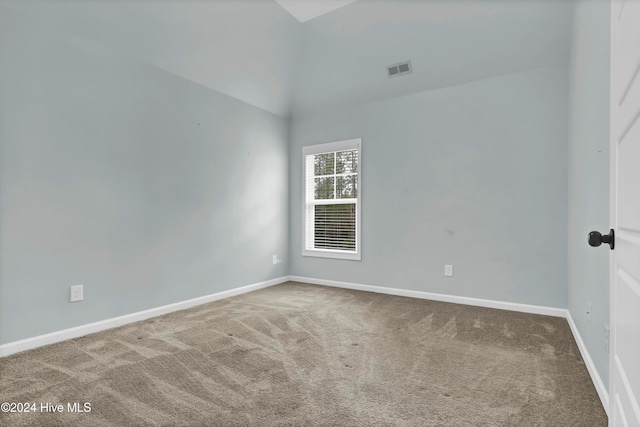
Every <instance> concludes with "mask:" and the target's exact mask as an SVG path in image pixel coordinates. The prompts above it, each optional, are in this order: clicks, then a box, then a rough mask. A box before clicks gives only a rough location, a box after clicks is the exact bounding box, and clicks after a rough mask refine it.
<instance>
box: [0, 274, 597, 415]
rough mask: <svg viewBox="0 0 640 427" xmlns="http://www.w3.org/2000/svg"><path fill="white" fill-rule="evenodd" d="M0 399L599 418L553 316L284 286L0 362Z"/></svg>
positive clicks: (186, 411)
mask: <svg viewBox="0 0 640 427" xmlns="http://www.w3.org/2000/svg"><path fill="white" fill-rule="evenodd" d="M0 402H22V403H24V402H33V403H36V405H37V407H36V408H35V409H36V412H35V413H23V414H15V413H2V414H0V425H2V426H26V425H29V426H75V425H81V426H91V427H98V426H145V425H154V426H421V427H422V426H538V425H544V426H606V425H607V416H606V414H605V412H604V410H603V408H602V405H601V404H600V401H599V399H598V396H597V394H596V391H595V389H594V387H593V384H592V383H591V380H590V378H589V374H588V372H587V369H586V367H585V365H584V362H583V361H582V358H581V356H580V353H579V351H578V348H577V347H576V344H575V341H574V339H573V337H572V335H571V332H570V330H569V326H568V324H567V322H566V320H565V319H561V318H555V317H547V316H540V315H532V314H523V313H514V312H508V311H502V310H493V309H486V308H478V307H470V306H463V305H456V304H448V303H441V302H434V301H427V300H419V299H411V298H404V297H396V296H389V295H381V294H375V293H369V292H360V291H351V290H345V289H336V288H329V287H321V286H314V285H305V284H299V283H292V282H289V283H285V284H282V285H278V286H273V287H270V288H266V289H263V290H259V291H255V292H252V293H248V294H244V295H240V296H237V297H232V298H228V299H226V300H222V301H217V302H213V303H209V304H205V305H201V306H199V307H195V308H192V309H189V310H185V311H180V312H176V313H172V314H169V315H165V316H162V317H158V318H154V319H150V320H147V321H144V322H139V323H134V324H131V325H127V326H123V327H120V328H117V329H111V330H108V331H104V332H100V333H97V334H93V335H88V336H85V337H82V338H78V339H74V340H70V341H65V342H62V343H58V344H54V345H50V346H47V347H42V348H39V349H35V350H30V351H27V352H24V353H20V354H16V355H13V356H10V357H7V358H4V359H0ZM47 403H51V404H53V405H58V404H61V405H63V412H56V413H51V412H48V413H47V412H43V410H42V408H41V406H40V405H41V404H45V405H46V404H47ZM70 403H71V404H72V405H73V404H74V403H78V404H79V405H78V406H79V407H81V408H84V406H83V404H84V403H89V404H90V412H84V413H78V412H69V411H68V409H69V408H68V404H70Z"/></svg>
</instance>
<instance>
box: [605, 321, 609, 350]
mask: <svg viewBox="0 0 640 427" xmlns="http://www.w3.org/2000/svg"><path fill="white" fill-rule="evenodd" d="M604 351H606V352H607V354H609V326H608V325H604Z"/></svg>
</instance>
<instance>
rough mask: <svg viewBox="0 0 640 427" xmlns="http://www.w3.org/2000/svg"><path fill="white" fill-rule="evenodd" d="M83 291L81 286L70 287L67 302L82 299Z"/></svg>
mask: <svg viewBox="0 0 640 427" xmlns="http://www.w3.org/2000/svg"><path fill="white" fill-rule="evenodd" d="M83 294H84V289H83V286H82V285H76V286H71V288H70V289H69V301H70V302H77V301H82V300H83V299H84V295H83Z"/></svg>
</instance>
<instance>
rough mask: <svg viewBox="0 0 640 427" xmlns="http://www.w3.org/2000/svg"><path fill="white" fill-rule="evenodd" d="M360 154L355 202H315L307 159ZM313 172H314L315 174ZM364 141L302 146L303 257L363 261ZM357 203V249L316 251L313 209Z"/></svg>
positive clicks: (358, 156)
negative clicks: (361, 243)
mask: <svg viewBox="0 0 640 427" xmlns="http://www.w3.org/2000/svg"><path fill="white" fill-rule="evenodd" d="M353 149H356V150H357V151H358V155H357V159H358V172H357V188H358V191H357V193H356V198H355V199H330V200H326V201H325V200H321V201H320V200H317V201H314V200H313V193H312V194H308V192H307V190H308V187H307V173H308V171H307V156H311V155H316V154H323V153H331V152H336V151H345V150H353ZM311 173H313V171H311ZM361 175H362V139H360V138H358V139H349V140H345V141H336V142H329V143H325V144H317V145H309V146H306V147H302V256H311V257H323V258H336V259H347V260H357V261H359V260H361V259H362V257H361V245H360V234H361V233H360V228H361V227H360V226H361V223H362V221H361V217H362V215H361V213H362V179H361ZM354 201H355V205H356V241H355V244H356V249H355V251H344V250H338V249H317V248H313V247H312V244H313V234H314V230H313V220H311V221H309V222H310V224H307V221H308V219H309V218H310V215H312V214H311V212H313V211H309V209H313V207H314V206H315V205H316V204H340V203H345V204H352V203H354Z"/></svg>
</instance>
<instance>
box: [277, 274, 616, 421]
mask: <svg viewBox="0 0 640 427" xmlns="http://www.w3.org/2000/svg"><path fill="white" fill-rule="evenodd" d="M289 280H291V281H294V282H301V283H310V284H314V285H323V286H331V287H335V288H345V289H354V290H358V291H367V292H376V293H381V294H389V295H398V296H403V297H411V298H421V299H430V300H434V301H443V302H451V303H455V304H465V305H474V306H479V307H488V308H497V309H501V310H510V311H519V312H523V313H532V314H542V315H545V316H554V317H564V318H566V319H567V322H568V323H569V327H570V328H571V332H572V333H573V336H574V338H575V340H576V343H577V345H578V349H579V350H580V354H581V355H582V359H583V360H584V362H585V365H586V366H587V371H588V372H589V375H590V376H591V381H593V384H594V386H595V388H596V391H597V392H598V396H599V397H600V401H601V402H602V406H603V407H604V409H605V411H606V412H607V415H608V414H609V393H608V392H607V389H606V387H605V386H604V383H603V382H602V378H600V374H598V370H597V369H596V365H595V364H594V363H593V359H591V355H590V354H589V351H588V350H587V347H586V345H585V344H584V341H583V340H582V336H581V335H580V332H579V331H578V328H577V326H576V324H575V322H574V321H573V318H572V317H571V313H570V312H569V310H567V309H564V308H555V307H545V306H539V305H529V304H519V303H513V302H505V301H495V300H487V299H480V298H470V297H461V296H456V295H445V294H437V293H432V292H422V291H411V290H407V289H397V288H385V287H382V286H371V285H363V284H359V283H348V282H339V281H335V280H324V279H313V278H310V277H300V276H290V277H289Z"/></svg>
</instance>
